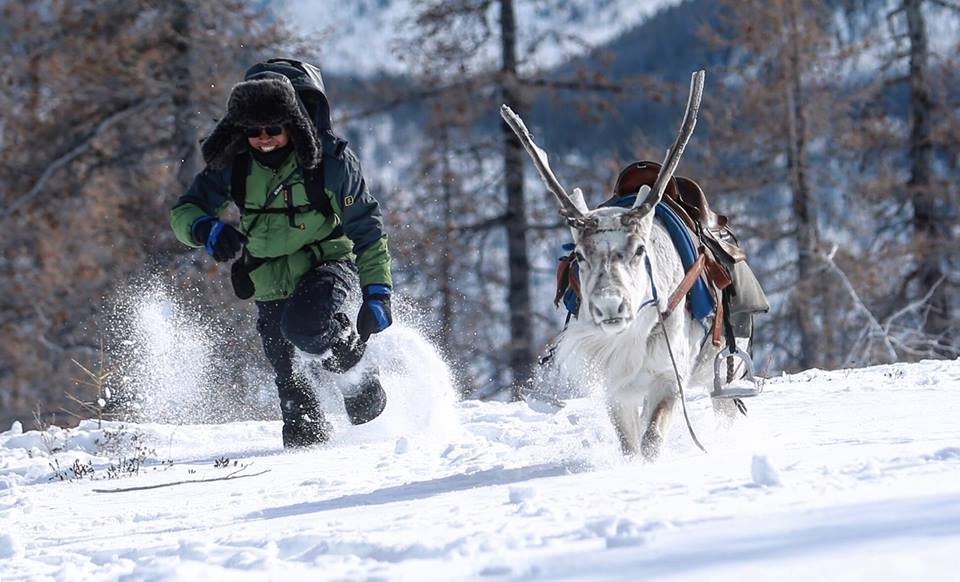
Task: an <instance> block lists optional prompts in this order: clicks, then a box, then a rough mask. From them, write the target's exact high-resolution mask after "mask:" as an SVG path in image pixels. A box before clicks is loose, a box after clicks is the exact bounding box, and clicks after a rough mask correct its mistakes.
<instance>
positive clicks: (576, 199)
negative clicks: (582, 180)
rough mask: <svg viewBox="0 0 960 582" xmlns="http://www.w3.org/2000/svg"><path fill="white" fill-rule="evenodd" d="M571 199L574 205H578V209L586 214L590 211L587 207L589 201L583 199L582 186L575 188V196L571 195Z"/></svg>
mask: <svg viewBox="0 0 960 582" xmlns="http://www.w3.org/2000/svg"><path fill="white" fill-rule="evenodd" d="M570 200H571V201H573V205H574V206H576V207H577V210H579V211H580V212H582V213H584V214H586V213H588V212H590V210H589V209H588V208H587V202H586V200H584V199H583V190H581V189H580V188H574V189H573V196H571V197H570Z"/></svg>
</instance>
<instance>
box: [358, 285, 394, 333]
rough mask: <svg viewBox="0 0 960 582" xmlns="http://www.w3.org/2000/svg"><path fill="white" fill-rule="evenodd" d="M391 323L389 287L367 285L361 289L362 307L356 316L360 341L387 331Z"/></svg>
mask: <svg viewBox="0 0 960 582" xmlns="http://www.w3.org/2000/svg"><path fill="white" fill-rule="evenodd" d="M391 323H393V316H392V315H391V313H390V287H387V286H386V285H367V286H366V287H365V288H364V289H363V305H361V306H360V314H359V315H357V332H358V333H359V334H360V341H363V342H366V341H367V340H368V339H370V336H371V335H372V334H375V333H380V332H381V331H383V330H385V329H387V328H388V327H390V324H391Z"/></svg>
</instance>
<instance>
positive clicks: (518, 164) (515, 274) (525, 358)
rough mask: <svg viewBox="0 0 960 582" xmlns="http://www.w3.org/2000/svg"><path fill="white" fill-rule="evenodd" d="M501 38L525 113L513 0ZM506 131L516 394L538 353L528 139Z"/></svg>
mask: <svg viewBox="0 0 960 582" xmlns="http://www.w3.org/2000/svg"><path fill="white" fill-rule="evenodd" d="M500 39H501V51H502V58H503V66H502V68H501V73H502V86H501V91H502V94H503V102H504V103H507V104H509V105H510V107H512V108H513V109H514V110H515V111H518V112H520V113H521V114H522V112H523V110H524V107H523V101H522V97H523V96H522V95H521V91H520V87H519V85H518V83H517V46H516V45H517V26H516V18H515V14H514V9H513V0H501V2H500ZM501 131H502V132H503V144H504V147H503V171H504V183H505V187H506V191H507V192H506V193H507V215H506V229H507V251H508V262H509V271H510V283H509V297H508V303H509V306H510V372H511V376H512V381H513V385H512V392H513V398H514V399H515V400H516V399H519V388H520V385H521V384H522V383H523V382H524V381H526V380H527V379H528V378H529V376H530V369H531V365H532V363H533V358H534V356H535V350H534V349H533V329H532V328H533V325H532V324H533V318H532V316H531V313H532V310H531V301H530V261H529V258H528V257H527V212H526V204H525V200H524V194H523V156H524V152H523V145H522V144H521V143H520V140H519V139H518V138H517V136H516V135H514V133H513V131H512V130H511V129H510V128H509V127H508V126H507V124H506V123H504V122H501Z"/></svg>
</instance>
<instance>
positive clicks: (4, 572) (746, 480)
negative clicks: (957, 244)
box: [0, 329, 960, 581]
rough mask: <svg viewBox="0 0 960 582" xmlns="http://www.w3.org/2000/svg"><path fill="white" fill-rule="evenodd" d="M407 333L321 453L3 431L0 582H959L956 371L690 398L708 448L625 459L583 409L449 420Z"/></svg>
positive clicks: (230, 433)
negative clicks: (383, 408) (353, 421)
mask: <svg viewBox="0 0 960 582" xmlns="http://www.w3.org/2000/svg"><path fill="white" fill-rule="evenodd" d="M409 333H411V332H409V331H405V330H403V329H399V330H391V331H389V332H388V333H387V334H386V336H385V337H384V338H380V342H382V344H381V345H382V347H383V351H382V352H381V357H383V356H384V354H386V353H388V352H389V351H390V349H388V348H390V347H391V346H397V345H406V346H409V345H411V344H413V345H414V348H415V349H413V351H408V352H406V356H404V357H405V358H408V357H409V356H410V355H411V354H413V355H415V356H416V358H415V360H409V359H408V361H407V362H406V364H403V365H398V366H394V367H393V368H391V371H390V372H389V373H388V374H387V375H386V376H385V377H386V385H387V390H388V392H389V394H390V397H391V406H392V409H388V410H391V414H390V415H388V416H385V417H383V418H381V419H378V420H377V421H374V422H373V423H371V424H370V425H367V426H364V427H357V428H343V427H342V430H341V431H340V432H339V433H338V436H337V438H336V442H335V443H333V444H332V445H331V446H328V447H326V448H322V449H317V450H307V451H301V452H284V451H282V450H281V449H280V447H279V443H280V424H279V422H264V423H260V422H244V423H236V424H225V425H192V426H191V425H181V426H175V425H156V424H154V425H150V424H147V425H126V426H122V427H121V426H120V425H117V424H109V425H105V426H104V427H103V428H98V427H97V425H96V423H95V422H85V423H84V424H83V425H81V427H79V428H78V429H73V430H69V431H64V430H59V429H50V430H49V431H47V432H45V433H39V432H27V433H22V432H21V430H20V428H19V427H14V428H13V429H12V430H9V431H7V432H4V433H2V434H0V579H3V580H5V581H9V580H20V579H47V578H52V579H58V580H66V579H78V580H79V579H85V580H93V579H96V580H110V579H118V578H123V579H132V580H142V579H149V580H155V579H178V580H201V579H230V580H247V579H251V580H252V579H256V580H291V579H298V578H299V577H306V576H307V575H309V576H310V577H311V578H316V579H351V580H355V579H400V580H404V579H409V580H423V579H464V578H468V579H475V578H479V577H483V578H486V577H492V578H500V579H517V578H545V579H557V578H574V579H590V580H598V579H600V580H602V579H622V580H649V579H667V578H669V579H687V580H698V581H699V580H704V579H708V580H725V579H729V580H744V579H777V580H783V579H793V580H810V579H818V578H819V579H844V580H850V579H863V580H879V579H923V580H947V579H956V578H955V576H956V549H957V548H958V547H960V487H958V483H960V430H958V428H957V426H958V424H957V414H958V411H960V361H952V362H943V361H941V362H922V363H919V364H912V365H901V364H897V365H891V366H883V367H875V368H868V369H862V370H847V371H839V372H829V373H828V372H820V371H809V372H805V373H802V374H798V375H794V376H789V377H782V378H774V379H772V380H770V381H769V382H768V383H767V385H766V392H765V393H764V394H763V395H762V396H761V397H759V398H756V399H754V400H753V401H751V402H749V405H750V412H749V417H748V418H746V419H740V420H739V421H738V422H736V423H735V425H734V426H732V427H729V428H722V427H718V426H717V423H716V422H715V421H714V419H713V417H712V415H711V413H710V412H709V408H710V407H709V402H708V400H707V399H706V398H704V397H702V396H698V397H695V398H694V400H693V401H692V402H691V409H692V413H693V417H692V420H693V423H694V425H695V427H696V429H697V431H698V433H699V436H700V437H701V440H703V441H704V442H705V444H706V446H707V448H708V449H709V450H710V453H709V454H707V455H704V454H702V453H700V452H699V451H698V450H697V449H695V448H694V447H693V446H692V445H691V443H690V439H689V437H688V435H686V433H685V432H684V431H683V430H682V421H680V422H677V423H675V425H674V427H673V431H672V434H671V437H670V439H669V442H668V446H667V447H666V449H667V450H666V453H665V456H664V457H663V458H661V460H659V461H657V462H656V463H653V464H646V463H642V462H637V461H634V462H625V461H623V460H621V459H620V458H619V456H618V454H617V451H616V446H615V444H614V439H613V435H612V431H611V429H610V428H609V426H608V423H607V421H606V419H605V415H604V413H603V411H602V408H601V407H600V406H599V405H598V403H597V402H593V401H590V400H587V399H584V400H575V401H571V402H570V403H569V405H568V406H567V407H566V408H564V409H563V410H561V411H560V412H558V413H556V414H549V413H540V412H535V411H533V410H531V409H529V408H528V407H526V406H525V405H524V404H502V403H480V402H475V401H468V402H461V403H455V402H453V400H452V398H450V397H449V385H448V384H447V380H446V378H444V373H443V369H442V366H440V367H437V362H438V361H437V360H436V358H435V356H434V355H432V353H431V352H430V350H429V349H428V348H426V346H425V345H424V344H418V343H417V341H416V340H415V339H413V338H412V336H410V335H405V334H409ZM391 342H396V343H394V344H391ZM410 361H416V362H417V365H416V366H415V369H407V370H406V371H405V372H404V371H403V370H402V368H403V366H404V365H409V364H410ZM427 376H439V377H438V378H436V380H435V381H433V382H428V383H423V378H425V377H427ZM98 442H99V444H98ZM56 449H61V450H59V451H57V452H51V450H54V451H55V450H56ZM121 457H125V458H126V459H127V461H128V465H127V469H128V470H124V468H123V467H122V466H121V467H120V469H119V470H117V469H115V470H114V471H115V472H117V471H119V472H120V473H126V474H127V476H125V477H121V478H116V479H108V478H107V473H108V467H109V466H110V465H111V464H113V465H114V466H115V467H116V466H119V463H120V461H121ZM138 457H139V458H142V459H143V464H142V466H140V467H139V469H138V470H134V468H133V467H130V466H129V459H130V458H138ZM74 460H78V461H79V466H83V465H86V464H87V463H90V464H91V466H92V467H93V468H94V469H95V472H94V473H93V475H92V476H86V477H84V478H71V477H72V473H71V472H70V471H68V470H66V467H68V466H71V465H73V463H74ZM164 461H167V462H164ZM215 465H225V466H222V467H217V466H215ZM57 468H59V469H60V470H59V474H60V475H62V476H63V477H65V478H66V480H60V479H59V478H58V477H57V473H58V471H56V469H57ZM231 474H233V477H232V478H230V479H227V480H220V481H209V482H196V483H186V484H179V485H172V486H166V487H160V488H154V489H141V490H137V491H126V492H124V491H110V492H101V491H102V490H117V489H126V488H133V487H147V486H151V485H161V484H169V483H173V482H177V481H187V480H202V479H214V478H222V477H225V476H227V475H231Z"/></svg>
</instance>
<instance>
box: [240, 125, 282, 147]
mask: <svg viewBox="0 0 960 582" xmlns="http://www.w3.org/2000/svg"><path fill="white" fill-rule="evenodd" d="M277 128H279V129H280V133H277V134H276V135H270V134H271V133H275V132H276V130H277ZM257 130H260V131H259V133H258V135H257V136H256V137H250V136H251V135H252V134H253V133H254V132H256V131H257ZM245 135H246V136H247V143H249V144H250V147H252V148H253V149H255V150H257V151H261V152H264V153H267V152H272V151H273V150H275V149H279V148H282V147H283V146H285V145H287V144H288V143H290V134H289V133H288V132H287V128H286V127H282V126H273V127H254V128H247V130H246V131H245Z"/></svg>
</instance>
